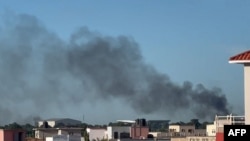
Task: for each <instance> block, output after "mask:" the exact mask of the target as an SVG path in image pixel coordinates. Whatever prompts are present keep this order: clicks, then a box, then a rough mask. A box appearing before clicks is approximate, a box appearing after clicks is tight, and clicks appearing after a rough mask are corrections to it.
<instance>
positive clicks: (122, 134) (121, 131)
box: [107, 126, 131, 139]
mask: <svg viewBox="0 0 250 141" xmlns="http://www.w3.org/2000/svg"><path fill="white" fill-rule="evenodd" d="M107 136H108V139H122V138H129V137H131V127H130V126H108V128H107Z"/></svg>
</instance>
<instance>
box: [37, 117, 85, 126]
mask: <svg viewBox="0 0 250 141" xmlns="http://www.w3.org/2000/svg"><path fill="white" fill-rule="evenodd" d="M81 123H82V122H81V121H79V120H75V119H70V118H52V119H46V120H42V121H38V127H44V128H47V127H52V128H53V127H63V126H77V125H80V124H81Z"/></svg>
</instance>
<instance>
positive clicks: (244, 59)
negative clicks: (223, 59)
mask: <svg viewBox="0 0 250 141" xmlns="http://www.w3.org/2000/svg"><path fill="white" fill-rule="evenodd" d="M229 63H238V64H244V63H250V50H248V51H245V52H242V53H239V54H237V55H235V56H232V57H230V59H229Z"/></svg>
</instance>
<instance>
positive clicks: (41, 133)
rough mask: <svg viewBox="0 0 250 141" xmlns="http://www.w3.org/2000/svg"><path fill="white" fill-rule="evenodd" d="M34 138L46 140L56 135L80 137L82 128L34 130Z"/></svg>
mask: <svg viewBox="0 0 250 141" xmlns="http://www.w3.org/2000/svg"><path fill="white" fill-rule="evenodd" d="M33 130H34V131H35V138H37V139H46V138H47V137H54V136H57V135H71V136H81V132H82V130H83V128H35V129H33Z"/></svg>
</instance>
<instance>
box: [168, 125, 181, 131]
mask: <svg viewBox="0 0 250 141" xmlns="http://www.w3.org/2000/svg"><path fill="white" fill-rule="evenodd" d="M169 130H175V132H180V125H169Z"/></svg>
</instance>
